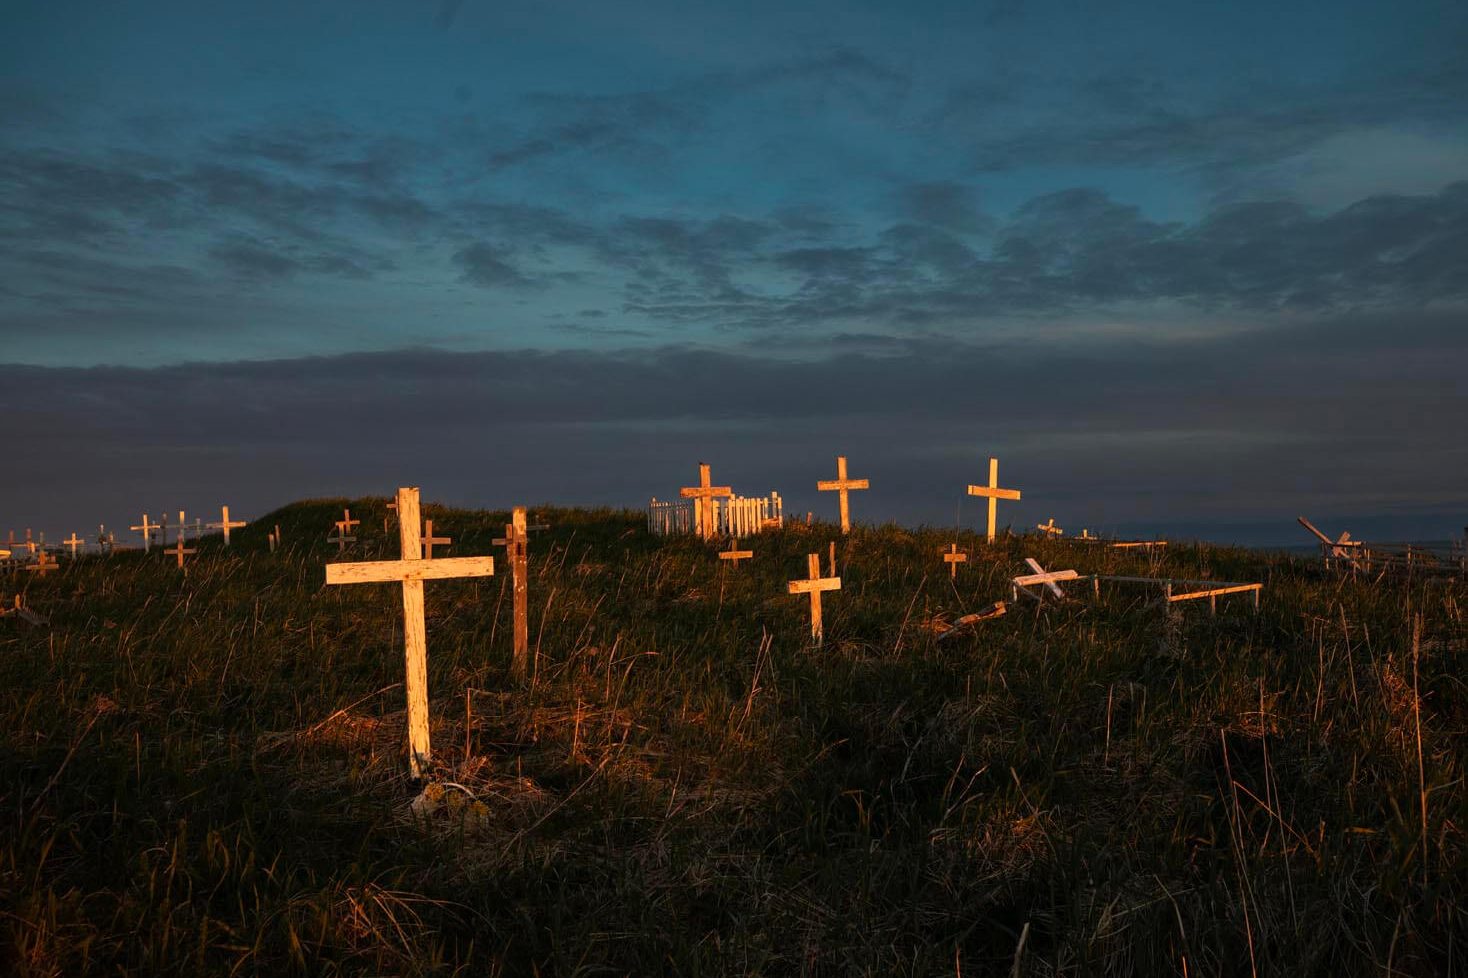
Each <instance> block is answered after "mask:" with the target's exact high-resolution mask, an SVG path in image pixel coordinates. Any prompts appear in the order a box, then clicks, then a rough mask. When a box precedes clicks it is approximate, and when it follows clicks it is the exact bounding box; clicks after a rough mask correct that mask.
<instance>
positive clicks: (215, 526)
mask: <svg viewBox="0 0 1468 978" xmlns="http://www.w3.org/2000/svg"><path fill="white" fill-rule="evenodd" d="M244 525H245V523H244V522H243V521H241V520H235V521H234V522H231V521H230V518H229V507H228V506H221V507H219V522H218V523H210V524H209V529H211V530H223V531H224V545H225V546H226V547H227V546H229V531H230V529H231V528H232V527H237V526H244Z"/></svg>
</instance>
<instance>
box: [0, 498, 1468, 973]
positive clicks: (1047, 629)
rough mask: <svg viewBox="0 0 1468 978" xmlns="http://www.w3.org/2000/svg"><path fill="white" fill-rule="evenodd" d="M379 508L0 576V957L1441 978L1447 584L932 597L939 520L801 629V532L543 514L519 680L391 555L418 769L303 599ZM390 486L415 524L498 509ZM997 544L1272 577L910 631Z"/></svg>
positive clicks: (373, 630)
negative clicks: (426, 690) (410, 501)
mask: <svg viewBox="0 0 1468 978" xmlns="http://www.w3.org/2000/svg"><path fill="white" fill-rule="evenodd" d="M384 503H385V500H383V499H358V500H350V501H347V500H314V501H309V502H304V503H300V504H297V505H293V506H290V507H287V508H285V509H283V510H281V511H279V512H277V513H273V514H270V515H268V516H265V517H262V518H261V519H259V520H257V521H256V522H255V523H254V524H253V525H251V526H250V527H248V528H246V529H244V530H240V531H237V532H236V534H235V542H234V547H233V548H232V550H230V551H228V552H226V551H224V550H223V549H222V547H221V546H220V545H219V543H218V541H217V540H209V539H206V540H205V541H204V542H203V544H202V545H201V547H200V554H199V556H198V558H197V559H196V560H195V561H193V562H192V563H191V565H190V567H189V571H188V574H187V575H186V576H185V575H181V574H180V573H179V572H178V571H177V569H176V568H175V567H174V564H173V560H172V558H171V557H168V558H164V557H160V556H159V555H158V554H157V553H154V554H152V555H144V554H142V553H137V552H133V553H119V554H116V555H114V556H111V557H107V558H100V557H98V558H88V559H84V560H82V561H79V562H76V563H73V564H65V565H64V569H63V571H62V572H61V573H59V574H53V575H51V576H49V577H48V578H46V579H44V580H30V579H26V578H32V577H34V575H24V574H21V575H14V576H12V578H11V579H10V580H9V581H7V582H3V583H0V587H3V589H4V590H5V592H6V594H7V596H8V594H9V593H10V592H11V591H12V590H14V589H15V588H17V587H23V588H24V589H25V591H26V594H27V598H28V602H29V604H30V605H31V606H33V607H34V608H36V609H37V610H38V611H41V612H42V613H44V614H47V615H49V616H50V620H51V625H50V627H49V628H33V627H29V626H27V625H25V624H24V623H21V622H19V621H17V620H15V619H7V620H5V621H4V622H0V717H3V718H4V719H3V721H0V811H3V818H4V829H3V830H0V971H4V972H6V973H11V974H18V975H76V974H83V973H116V972H118V971H120V970H121V971H132V972H137V973H147V974H221V975H222V974H248V973H269V974H289V973H302V974H332V973H372V974H389V975H398V974H405V975H406V974H454V973H464V974H475V975H495V974H505V975H520V974H542V975H598V974H638V975H652V974H676V975H708V974H759V975H796V974H809V975H835V974H869V975H893V974H897V975H954V974H962V975H983V974H1001V975H1009V974H1025V975H1050V974H1068V975H1094V974H1147V975H1151V974H1159V975H1160V974H1186V975H1189V976H1198V975H1234V974H1248V973H1249V972H1250V970H1251V968H1254V969H1257V972H1258V973H1259V974H1308V975H1350V974H1368V973H1381V972H1382V971H1384V970H1385V969H1388V968H1390V969H1394V971H1395V973H1398V974H1408V975H1434V974H1447V973H1450V971H1451V972H1452V973H1461V972H1462V971H1463V969H1464V968H1465V967H1468V954H1465V948H1468V937H1465V935H1468V913H1465V910H1464V907H1465V906H1468V845H1465V840H1464V836H1463V830H1464V827H1465V824H1464V820H1465V813H1468V806H1465V800H1468V789H1465V785H1464V780H1463V779H1464V774H1465V772H1464V758H1465V746H1468V741H1465V736H1468V732H1465V727H1468V689H1465V686H1464V682H1463V679H1462V678H1461V677H1462V674H1463V661H1464V655H1465V651H1468V648H1465V645H1468V640H1465V635H1468V629H1465V624H1464V606H1465V603H1468V601H1465V599H1468V591H1465V587H1464V585H1463V584H1462V583H1461V582H1458V583H1423V582H1417V583H1414V584H1412V585H1410V586H1408V585H1405V584H1381V585H1377V586H1372V585H1370V584H1368V583H1366V582H1351V581H1339V580H1335V579H1329V578H1324V577H1322V576H1319V574H1318V573H1317V572H1316V570H1315V569H1314V568H1313V567H1312V566H1310V565H1309V564H1308V563H1307V562H1306V561H1304V560H1301V559H1297V558H1291V557H1288V556H1281V555H1264V554H1259V553H1254V552H1249V551H1243V550H1227V549H1214V548H1196V547H1175V548H1172V549H1171V550H1170V551H1169V552H1167V553H1166V554H1165V555H1161V556H1159V557H1157V558H1149V557H1147V556H1145V555H1142V554H1137V553H1122V552H1117V551H1106V550H1098V549H1094V548H1087V547H1085V546H1084V545H1079V544H1073V543H1067V542H1064V541H1059V542H1046V541H1039V540H1033V539H1014V540H1008V541H1001V542H1000V543H999V544H998V545H997V546H995V547H985V546H984V545H983V544H982V543H981V542H979V543H976V542H975V541H974V539H973V538H972V537H971V536H970V535H968V534H964V535H962V536H961V537H960V542H961V543H962V544H964V545H968V546H970V548H971V550H972V551H973V557H972V559H971V563H969V564H968V565H967V566H966V567H964V568H963V570H962V571H961V573H960V575H959V579H958V582H957V587H954V586H953V585H952V584H951V583H950V581H949V578H948V574H947V569H946V567H945V566H944V565H943V564H942V563H941V562H940V560H939V558H938V551H939V549H940V548H941V547H943V546H945V545H946V544H947V543H949V542H950V541H951V540H952V539H953V535H952V532H951V531H947V532H939V531H911V530H907V529H902V528H897V527H882V528H863V529H859V530H857V531H856V532H854V533H853V535H852V536H851V538H849V539H848V540H846V541H842V542H841V544H840V555H839V562H840V567H839V572H840V574H841V577H842V578H843V581H844V589H843V590H842V591H841V592H839V593H838V594H835V595H827V597H826V602H825V604H826V630H827V631H826V635H827V639H826V643H825V645H824V646H823V647H822V648H819V649H812V648H810V647H809V645H808V641H807V630H808V626H807V624H806V617H805V615H806V601H805V599H804V597H803V596H800V597H795V596H790V595H787V594H786V593H785V582H786V581H787V580H790V579H792V578H795V577H801V576H804V568H805V559H804V558H805V555H806V554H807V553H812V552H819V553H821V554H822V555H823V557H824V554H825V553H826V548H827V544H828V542H829V541H830V540H832V539H834V538H835V535H834V532H833V528H832V527H830V526H829V525H818V526H815V527H812V528H806V527H804V526H798V527H792V528H789V529H786V530H783V531H780V532H777V533H773V534H770V535H767V536H762V537H759V538H757V539H754V540H752V541H750V543H751V545H752V547H753V549H754V550H755V551H756V558H755V560H754V561H753V562H752V563H750V564H745V565H744V566H741V567H740V568H738V569H737V570H731V569H730V568H728V567H726V566H722V564H721V562H720V561H718V560H716V559H713V557H712V551H711V550H710V548H707V547H705V546H703V545H702V544H700V543H698V542H696V541H693V540H686V539H671V540H666V541H660V540H657V539H654V538H652V537H649V536H648V535H647V533H646V532H645V530H644V528H643V520H642V517H641V515H640V514H636V513H626V512H609V511H598V512H587V511H574V510H570V511H568V510H554V509H549V508H547V509H543V510H538V511H535V512H534V513H533V514H532V515H533V517H534V518H538V519H544V520H546V521H548V522H549V523H551V524H552V529H551V530H550V531H549V532H547V533H543V534H539V535H537V536H535V537H534V538H533V540H532V550H531V561H530V569H531V581H530V609H531V614H530V640H531V645H532V652H533V654H534V657H535V664H536V668H535V671H534V676H533V677H532V678H530V679H528V680H527V681H525V682H524V683H518V682H516V681H514V680H513V679H512V678H511V675H510V669H509V658H510V652H509V643H510V617H509V616H510V600H509V594H508V591H507V584H508V578H507V577H505V576H499V577H495V578H489V579H483V580H479V581H458V582H431V583H429V584H428V586H427V608H428V645H429V680H430V686H431V694H432V733H433V745H434V752H435V756H434V763H435V766H436V769H435V772H434V774H435V779H434V782H433V784H432V785H431V786H430V787H429V788H428V790H426V791H424V790H423V787H422V785H418V784H413V783H410V781H409V780H408V777H407V773H406V763H405V759H404V754H403V730H404V718H403V690H402V687H401V685H400V684H401V682H402V678H403V677H402V674H403V663H402V637H401V635H402V625H401V607H400V599H399V590H398V588H397V587H396V586H392V585H362V586H354V587H334V588H329V589H328V588H326V587H324V586H323V571H322V565H323V563H325V562H326V561H328V560H332V559H335V547H334V546H333V545H331V544H328V543H326V542H325V539H324V537H325V534H326V533H327V531H328V530H329V529H330V527H331V522H332V520H333V519H335V518H337V516H338V515H339V513H340V510H341V508H342V506H343V505H350V506H351V508H352V512H353V514H354V515H356V516H360V517H361V519H362V520H363V525H362V526H361V527H360V528H359V531H358V535H359V537H360V538H361V540H362V542H361V544H359V546H358V548H357V549H356V550H355V551H354V552H352V553H351V554H349V556H348V559H354V560H359V559H367V558H387V557H392V556H396V554H395V550H396V535H395V533H394V535H393V537H392V539H391V540H389V539H388V538H387V537H385V536H384V535H383V533H382V517H383V515H384ZM424 515H425V516H427V517H430V518H432V519H433V520H434V526H435V530H436V531H438V532H440V533H445V534H447V535H448V536H451V537H453V538H454V546H453V548H452V549H451V550H450V551H449V554H451V555H465V554H476V553H492V552H495V550H494V548H492V547H491V545H490V540H491V538H492V537H494V536H496V535H499V533H500V532H501V530H502V528H503V524H504V523H505V521H506V519H507V518H508V517H507V514H504V513H484V512H468V511H456V510H447V509H442V508H439V507H432V506H430V507H427V508H426V510H425V514H424ZM277 523H278V524H279V525H280V526H281V529H282V531H283V536H284V540H285V546H284V549H283V550H282V552H280V553H278V554H274V555H271V554H269V553H267V552H266V546H265V535H266V531H267V529H268V528H270V527H271V526H273V525H274V524H277ZM1025 556H1035V557H1038V558H1039V559H1040V560H1041V562H1042V563H1044V564H1045V565H1046V566H1047V567H1051V568H1062V567H1074V568H1076V569H1077V570H1079V571H1081V572H1082V573H1091V572H1108V573H1121V574H1138V573H1148V572H1150V573H1161V574H1165V575H1172V576H1178V577H1190V578H1195V577H1196V578H1213V579H1220V580H1261V581H1264V582H1265V583H1266V585H1267V587H1266V590H1265V592H1264V600H1263V607H1262V610H1261V612H1260V613H1259V614H1258V615H1257V616H1256V615H1255V614H1254V613H1253V612H1252V610H1251V609H1250V607H1249V602H1248V601H1247V599H1244V600H1239V601H1237V603H1230V602H1229V601H1224V602H1222V603H1221V604H1220V610H1219V615H1218V616H1217V617H1216V618H1210V617H1209V616H1208V614H1207V608H1206V606H1201V605H1192V606H1188V607H1175V608H1173V609H1171V610H1163V609H1158V608H1155V607H1148V606H1146V602H1144V601H1143V600H1142V595H1141V594H1140V593H1139V592H1137V591H1135V590H1117V591H1114V592H1112V591H1107V592H1104V593H1103V597H1102V599H1101V600H1100V601H1099V602H1098V601H1093V600H1091V599H1090V598H1089V595H1088V596H1087V598H1086V599H1085V600H1081V601H1076V602H1073V603H1069V604H1066V605H1063V606H1054V607H1047V608H1045V609H1044V610H1037V609H1036V608H1034V606H1033V605H1022V606H1019V607H1016V608H1013V609H1012V610H1011V613H1010V614H1009V615H1008V616H1006V617H1004V618H1001V619H998V620H994V621H989V622H985V623H982V624H980V625H979V626H977V628H976V629H975V630H974V631H973V632H972V633H970V634H967V635H964V636H961V637H957V638H953V639H949V640H946V641H943V642H938V641H937V640H936V635H937V633H938V632H939V631H940V630H941V628H942V626H943V623H944V622H945V621H951V620H953V619H955V618H956V617H958V616H959V615H960V614H962V613H964V612H967V611H973V610H977V609H978V608H979V607H981V606H983V605H987V604H988V603H989V602H991V601H993V600H995V599H997V598H1008V597H1009V595H1008V588H1007V586H1006V585H1005V581H1006V580H1007V578H1008V577H1010V576H1012V575H1014V574H1016V573H1021V572H1023V567H1022V558H1023V557H1025ZM502 569H504V568H502ZM1079 590H1082V591H1083V592H1084V591H1085V589H1079ZM1087 593H1088V592H1087ZM1414 690H1415V693H1414ZM1424 798H1425V807H1424ZM1424 828H1425V833H1424Z"/></svg>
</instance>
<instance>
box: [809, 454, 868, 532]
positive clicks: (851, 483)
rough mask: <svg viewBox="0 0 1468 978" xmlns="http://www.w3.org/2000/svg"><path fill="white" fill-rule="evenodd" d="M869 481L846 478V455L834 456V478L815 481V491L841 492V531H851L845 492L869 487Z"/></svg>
mask: <svg viewBox="0 0 1468 978" xmlns="http://www.w3.org/2000/svg"><path fill="white" fill-rule="evenodd" d="M870 488H871V483H870V482H868V481H867V480H866V479H848V478H846V456H845V455H837V456H836V478H834V479H823V480H821V481H820V482H817V483H816V491H817V492H837V493H840V494H841V532H842V533H850V532H851V509H850V505H849V503H848V502H847V493H848V492H850V491H851V490H853V489H870Z"/></svg>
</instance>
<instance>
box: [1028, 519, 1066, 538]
mask: <svg viewBox="0 0 1468 978" xmlns="http://www.w3.org/2000/svg"><path fill="white" fill-rule="evenodd" d="M1035 529H1037V530H1039V531H1040V532H1041V533H1043V534H1045V535H1046V536H1047V537H1063V536H1065V531H1064V530H1062V529H1061V528H1060V527H1058V526H1056V525H1055V517H1053V516H1052V517H1050V520H1049V522H1047V523H1036V524H1035Z"/></svg>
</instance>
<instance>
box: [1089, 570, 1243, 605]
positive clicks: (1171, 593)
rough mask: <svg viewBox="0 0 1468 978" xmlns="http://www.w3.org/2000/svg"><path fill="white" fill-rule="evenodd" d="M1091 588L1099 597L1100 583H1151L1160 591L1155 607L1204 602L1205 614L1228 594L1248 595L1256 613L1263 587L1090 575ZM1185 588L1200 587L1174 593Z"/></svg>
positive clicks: (1229, 582)
mask: <svg viewBox="0 0 1468 978" xmlns="http://www.w3.org/2000/svg"><path fill="white" fill-rule="evenodd" d="M1090 580H1091V582H1092V587H1093V588H1094V590H1095V593H1096V595H1097V596H1098V597H1099V596H1100V594H1101V582H1102V581H1116V582H1118V583H1122V584H1151V585H1156V586H1157V587H1159V588H1161V589H1162V598H1161V600H1160V601H1159V602H1158V604H1159V605H1168V604H1176V603H1177V602H1179V601H1201V600H1202V599H1204V598H1207V599H1208V613H1209V614H1216V613H1217V611H1218V599H1219V598H1221V597H1223V596H1225V595H1228V594H1252V595H1253V597H1254V610H1255V611H1258V610H1259V594H1260V592H1261V591H1263V590H1264V585H1263V584H1259V583H1253V584H1248V583H1241V582H1237V581H1200V580H1188V579H1185V578H1171V577H1118V576H1114V575H1101V574H1098V575H1094V576H1092V577H1091V579H1090ZM1184 585H1186V586H1189V587H1193V588H1201V590H1193V591H1182V592H1178V591H1175V590H1174V588H1175V587H1179V586H1184Z"/></svg>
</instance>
